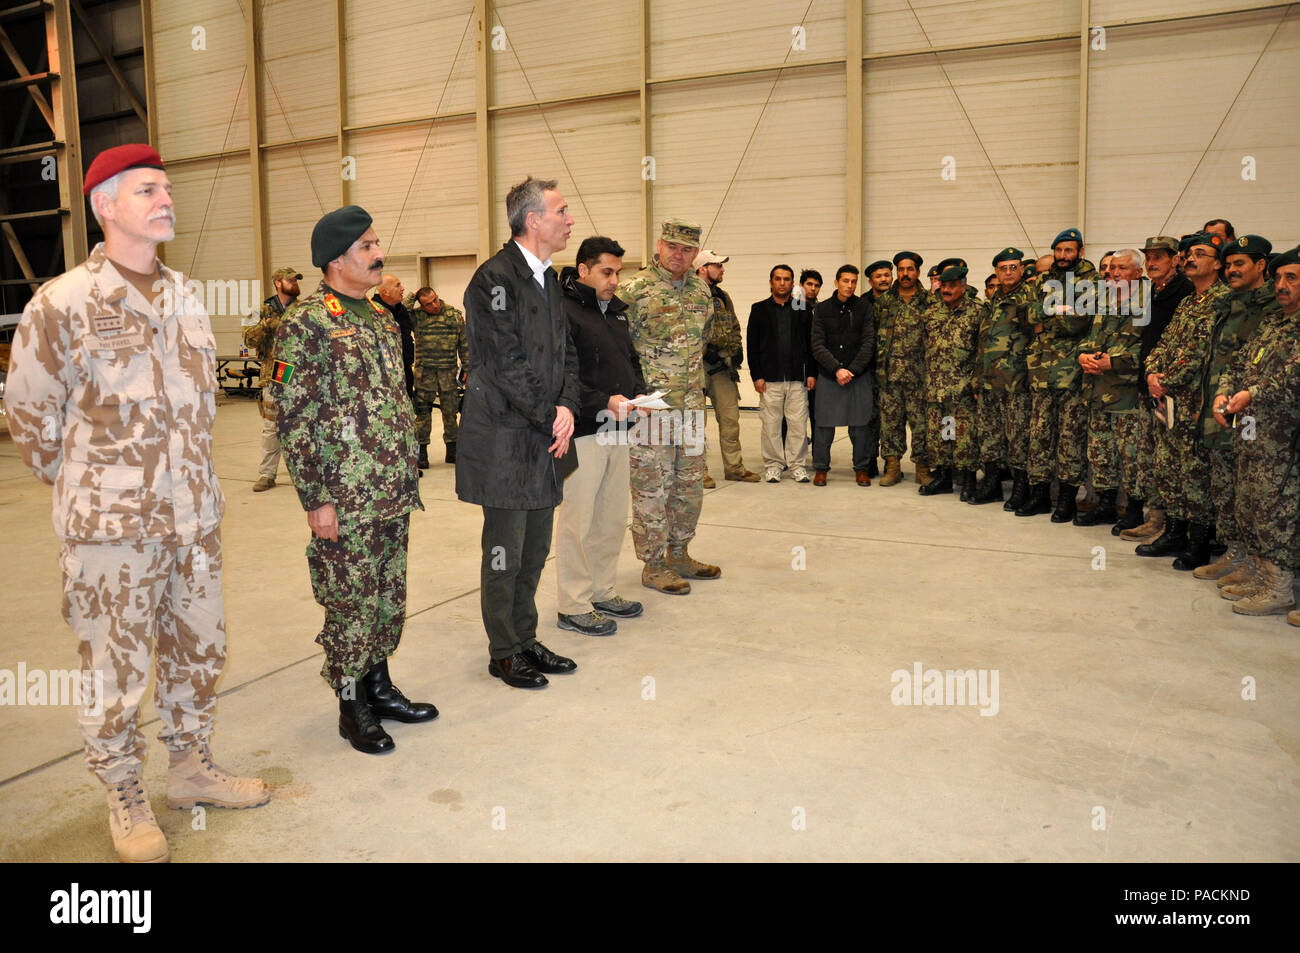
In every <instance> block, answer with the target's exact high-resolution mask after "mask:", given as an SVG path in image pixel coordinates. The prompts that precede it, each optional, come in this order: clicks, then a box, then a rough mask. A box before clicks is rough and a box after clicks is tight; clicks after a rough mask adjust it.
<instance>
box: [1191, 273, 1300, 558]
mask: <svg viewBox="0 0 1300 953" xmlns="http://www.w3.org/2000/svg"><path fill="white" fill-rule="evenodd" d="M1280 310H1281V306H1280V305H1278V303H1277V297H1276V295H1275V293H1274V289H1273V282H1272V280H1271V279H1269V280H1266V281H1265V282H1264V283H1263V284H1262V285H1260V286H1259V287H1258V288H1253V289H1250V290H1248V291H1231V292H1229V294H1228V296H1227V297H1226V298H1224V299H1223V301H1222V302H1221V303H1220V305H1219V310H1218V313H1217V314H1216V315H1215V318H1214V331H1213V332H1212V333H1211V335H1210V362H1209V365H1208V366H1207V368H1206V374H1205V378H1204V380H1203V382H1202V384H1201V387H1200V392H1201V393H1202V394H1203V395H1204V399H1203V400H1202V402H1201V443H1202V444H1203V445H1204V447H1205V449H1206V450H1208V451H1209V454H1210V498H1211V500H1212V501H1213V502H1214V511H1215V514H1216V515H1217V518H1218V523H1217V531H1216V535H1217V536H1218V538H1219V539H1220V540H1224V541H1227V540H1239V539H1241V533H1240V528H1239V527H1238V524H1237V515H1236V514H1237V506H1236V496H1237V494H1236V484H1237V480H1236V473H1237V461H1236V456H1235V454H1234V453H1233V440H1232V431H1231V430H1224V428H1223V427H1221V426H1219V422H1218V421H1217V420H1215V419H1214V398H1215V395H1216V394H1217V393H1218V383H1219V378H1220V376H1221V375H1222V374H1223V372H1224V371H1225V370H1227V368H1228V365H1229V364H1230V363H1231V362H1232V360H1233V358H1234V357H1236V356H1237V353H1238V352H1239V351H1245V352H1247V353H1249V351H1250V349H1251V347H1252V343H1253V339H1254V338H1255V336H1256V331H1257V330H1258V329H1259V328H1260V326H1261V325H1262V323H1263V322H1264V321H1265V320H1266V316H1267V315H1268V314H1269V313H1270V312H1272V311H1280ZM1229 396H1231V395H1229ZM1246 413H1247V414H1250V413H1252V411H1251V410H1250V409H1247V411H1246Z"/></svg>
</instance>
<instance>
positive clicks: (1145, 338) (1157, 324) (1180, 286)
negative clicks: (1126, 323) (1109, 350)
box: [1138, 271, 1196, 394]
mask: <svg viewBox="0 0 1300 953" xmlns="http://www.w3.org/2000/svg"><path fill="white" fill-rule="evenodd" d="M1195 290H1196V289H1195V288H1194V287H1193V286H1192V279H1190V278H1188V277H1187V276H1186V275H1184V274H1183V273H1182V272H1181V271H1180V272H1178V273H1177V274H1176V275H1174V276H1173V277H1172V278H1170V279H1169V284H1167V285H1165V286H1164V287H1163V288H1161V289H1160V290H1159V291H1155V289H1154V288H1153V289H1152V292H1153V293H1152V295H1151V308H1150V311H1149V314H1148V317H1150V319H1151V323H1150V324H1148V325H1147V326H1146V327H1145V328H1143V329H1142V348H1141V350H1140V351H1139V352H1138V367H1139V368H1140V369H1141V371H1140V373H1139V374H1138V391H1139V392H1140V393H1142V394H1148V393H1149V392H1148V391H1147V371H1146V364H1147V355H1149V354H1150V353H1151V352H1152V351H1153V350H1154V349H1155V346H1156V345H1157V344H1159V343H1160V336H1161V335H1162V334H1164V333H1165V328H1167V327H1169V322H1170V321H1171V320H1172V319H1173V316H1174V309H1175V308H1177V307H1178V302H1180V301H1182V300H1183V299H1184V298H1186V297H1187V296H1188V295H1189V294H1191V293H1192V292H1193V291H1195Z"/></svg>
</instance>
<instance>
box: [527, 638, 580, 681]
mask: <svg viewBox="0 0 1300 953" xmlns="http://www.w3.org/2000/svg"><path fill="white" fill-rule="evenodd" d="M523 655H524V658H526V659H528V662H529V664H530V665H532V666H533V668H535V669H537V670H538V671H539V672H545V673H546V674H547V675H567V674H568V673H569V672H576V671H577V670H578V663H577V662H575V661H574V660H573V659H571V658H565V657H564V656H563V655H556V654H555V653H554V652H552V651H551V650H550V649H548V648H547V647H546V646H544V645H543V644H542V643H541V642H534V643H533V644H532V645H530V646H528V648H526V649H524V652H523Z"/></svg>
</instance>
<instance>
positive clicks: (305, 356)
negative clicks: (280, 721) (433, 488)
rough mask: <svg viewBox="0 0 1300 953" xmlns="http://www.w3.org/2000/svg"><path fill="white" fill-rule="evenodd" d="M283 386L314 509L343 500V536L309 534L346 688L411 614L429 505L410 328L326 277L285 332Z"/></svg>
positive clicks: (337, 676) (316, 586)
mask: <svg viewBox="0 0 1300 953" xmlns="http://www.w3.org/2000/svg"><path fill="white" fill-rule="evenodd" d="M276 348H277V356H276V363H275V365H274V367H273V369H272V374H271V387H272V388H274V389H275V400H276V404H277V405H278V406H279V408H280V419H279V426H280V443H281V445H282V446H283V447H284V458H285V463H287V464H288V466H289V473H290V475H291V476H292V477H293V482H294V486H295V487H296V488H297V490H298V497H299V499H300V500H301V501H302V506H303V509H305V510H308V511H311V510H316V509H319V508H320V507H322V506H324V505H325V504H326V503H333V504H334V507H335V509H336V510H337V512H338V523H339V539H338V541H337V542H332V541H330V540H326V539H321V538H320V537H317V536H312V538H311V541H310V542H309V543H308V544H307V564H308V566H309V567H310V569H311V584H312V591H313V592H314V593H315V596H316V601H317V602H318V603H320V605H321V606H322V607H324V609H325V625H324V628H322V630H321V632H320V635H318V636H317V637H316V641H317V642H318V643H319V644H320V645H321V646H322V647H323V648H324V649H325V665H324V668H323V669H322V670H321V675H322V676H323V677H324V678H325V679H326V680H327V681H328V682H329V683H330V685H331V686H332V687H333V688H335V689H336V690H337V689H340V688H342V687H344V685H345V681H346V680H347V679H359V678H360V677H361V676H362V675H364V674H366V672H368V671H370V669H371V668H373V667H374V666H375V665H376V664H378V663H380V662H382V661H384V660H385V659H386V658H388V656H390V655H391V654H393V652H394V651H396V649H397V644H398V641H399V640H400V639H401V637H402V626H403V624H404V622H405V619H406V547H407V536H408V531H409V528H410V513H411V511H412V510H414V509H417V508H419V509H423V508H424V507H423V504H421V502H420V492H419V487H418V479H419V478H418V476H417V470H416V458H417V455H418V453H417V448H416V444H415V426H414V422H413V421H412V419H411V417H412V411H411V400H410V398H409V397H408V396H407V393H406V376H405V372H404V371H403V369H402V341H401V329H400V328H399V327H398V325H397V323H396V321H394V319H393V317H392V314H391V313H390V312H389V311H388V310H387V309H386V308H382V307H381V306H380V305H378V304H376V303H374V302H372V301H369V300H365V299H355V298H347V297H344V296H343V295H341V294H338V293H337V292H335V291H333V290H331V289H330V288H329V286H328V285H326V284H325V283H324V282H322V283H321V286H320V288H318V289H317V291H316V293H315V294H312V295H310V296H308V297H307V298H304V299H303V300H302V301H301V302H300V303H299V304H297V305H296V306H294V307H293V308H290V309H289V311H288V312H287V313H286V314H285V317H284V320H283V321H282V322H281V323H280V330H279V331H277V332H276Z"/></svg>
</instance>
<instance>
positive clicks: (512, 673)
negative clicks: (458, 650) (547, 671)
mask: <svg viewBox="0 0 1300 953" xmlns="http://www.w3.org/2000/svg"><path fill="white" fill-rule="evenodd" d="M488 674H489V675H494V676H496V677H497V678H499V679H501V681H503V682H505V683H506V684H507V685H511V686H513V687H515V688H545V687H546V686H547V685H548V684H549V683H548V682H547V681H546V676H545V675H543V674H542V673H541V672H539V671H537V669H535V668H533V666H532V665H531V664H530V663H529V661H528V659H527V658H526V657H525V656H524V654H523V653H522V652H516V653H515V654H514V655H511V656H508V657H506V658H501V659H496V658H494V659H492V660H491V661H490V662H488Z"/></svg>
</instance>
